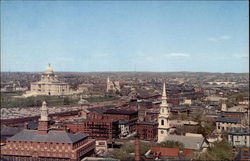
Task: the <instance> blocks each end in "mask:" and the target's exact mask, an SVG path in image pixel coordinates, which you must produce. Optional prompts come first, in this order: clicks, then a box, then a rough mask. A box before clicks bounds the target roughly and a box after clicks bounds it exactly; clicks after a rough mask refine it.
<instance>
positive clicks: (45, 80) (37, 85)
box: [24, 64, 71, 96]
mask: <svg viewBox="0 0 250 161" xmlns="http://www.w3.org/2000/svg"><path fill="white" fill-rule="evenodd" d="M68 94H71V92H70V89H69V85H68V84H67V83H64V82H61V81H59V80H58V77H57V75H55V74H54V72H53V69H52V67H51V66H50V64H49V66H48V67H47V69H46V70H45V72H44V73H43V74H42V76H41V80H40V81H38V82H33V83H31V86H30V91H27V92H26V94H25V95H24V96H33V95H56V96H60V95H68Z"/></svg>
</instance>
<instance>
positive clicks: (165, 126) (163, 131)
mask: <svg viewBox="0 0 250 161" xmlns="http://www.w3.org/2000/svg"><path fill="white" fill-rule="evenodd" d="M169 114H170V111H169V105H168V102H167V94H166V85H165V83H164V84H163V92H162V102H161V105H160V114H159V116H158V142H159V143H160V142H162V141H165V140H166V137H167V136H168V135H169V132H170V125H169Z"/></svg>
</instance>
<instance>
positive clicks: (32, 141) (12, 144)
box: [1, 102, 95, 161]
mask: <svg viewBox="0 0 250 161" xmlns="http://www.w3.org/2000/svg"><path fill="white" fill-rule="evenodd" d="M40 112H41V117H40V119H39V125H38V130H27V129H25V130H23V131H21V132H19V133H17V134H16V135H14V136H12V137H10V138H8V139H7V141H6V145H4V146H1V158H2V159H6V160H12V161H17V160H25V161H33V160H39V161H54V160H58V161H80V159H82V158H83V157H85V156H89V155H91V154H92V153H94V149H95V140H91V139H88V135H86V134H80V133H78V134H71V133H68V132H66V131H59V130H51V129H50V118H49V116H48V108H47V106H46V102H43V105H42V107H41V108H40Z"/></svg>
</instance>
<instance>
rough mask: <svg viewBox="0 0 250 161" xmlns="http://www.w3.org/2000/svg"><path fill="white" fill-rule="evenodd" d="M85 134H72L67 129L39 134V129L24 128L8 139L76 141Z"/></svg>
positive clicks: (84, 136)
mask: <svg viewBox="0 0 250 161" xmlns="http://www.w3.org/2000/svg"><path fill="white" fill-rule="evenodd" d="M86 137H87V135H85V134H80V133H79V134H71V133H68V132H66V131H56V130H51V131H49V132H48V134H46V135H43V134H38V133H37V130H23V131H21V132H19V133H18V134H16V135H14V136H12V137H10V138H8V139H7V141H30V142H47V143H49V142H55V143H75V142H78V141H80V140H82V139H84V138H86Z"/></svg>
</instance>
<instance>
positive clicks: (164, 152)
mask: <svg viewBox="0 0 250 161" xmlns="http://www.w3.org/2000/svg"><path fill="white" fill-rule="evenodd" d="M193 153H194V150H191V149H183V150H181V149H179V148H168V147H160V146H153V147H151V148H150V150H149V151H148V152H147V153H146V154H145V156H146V159H145V160H146V161H147V160H188V158H189V157H190V156H192V155H193Z"/></svg>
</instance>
